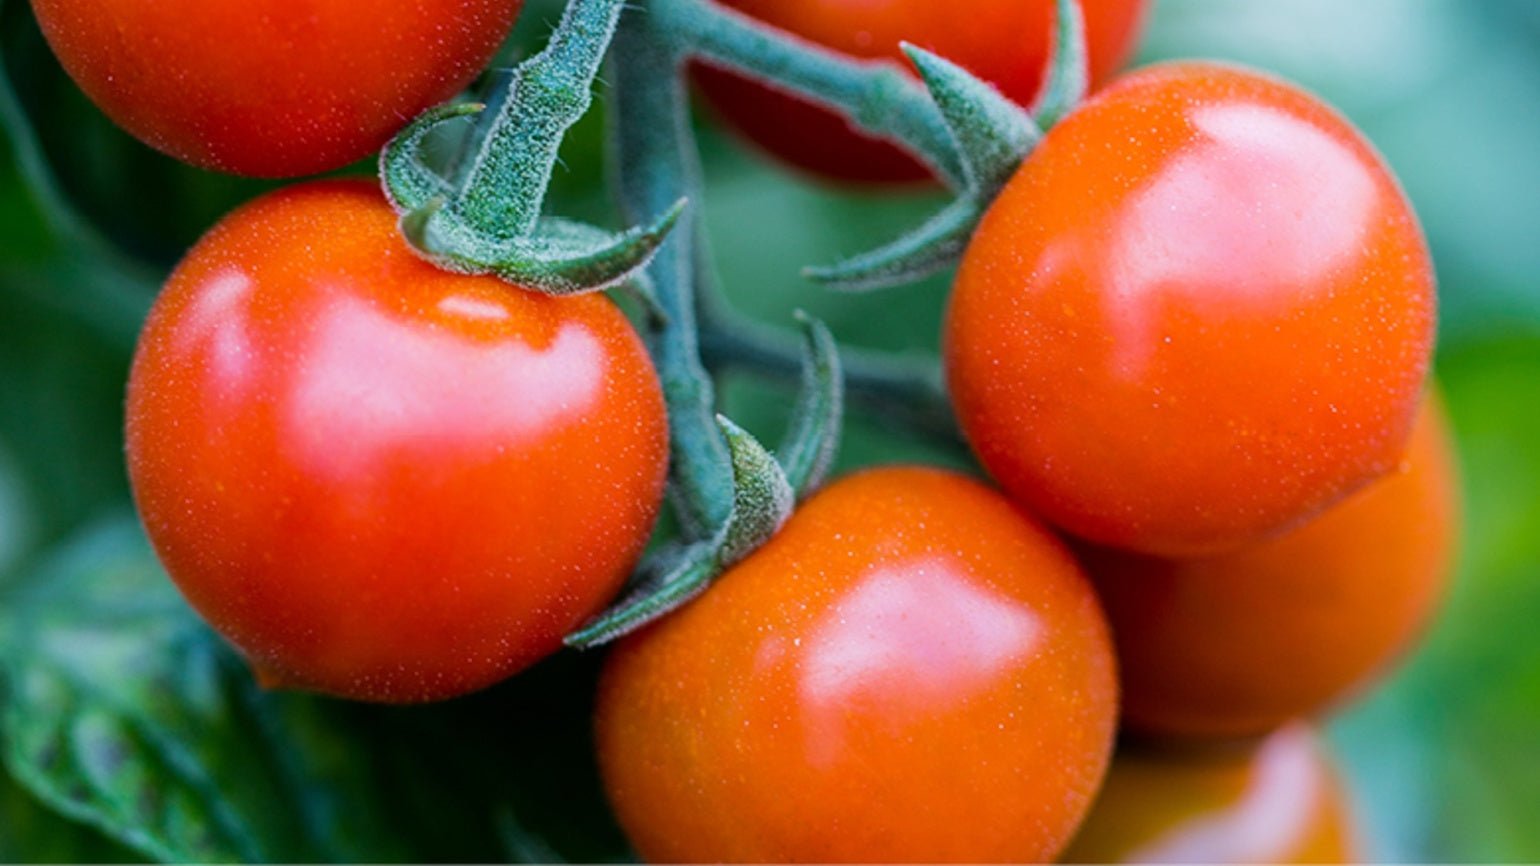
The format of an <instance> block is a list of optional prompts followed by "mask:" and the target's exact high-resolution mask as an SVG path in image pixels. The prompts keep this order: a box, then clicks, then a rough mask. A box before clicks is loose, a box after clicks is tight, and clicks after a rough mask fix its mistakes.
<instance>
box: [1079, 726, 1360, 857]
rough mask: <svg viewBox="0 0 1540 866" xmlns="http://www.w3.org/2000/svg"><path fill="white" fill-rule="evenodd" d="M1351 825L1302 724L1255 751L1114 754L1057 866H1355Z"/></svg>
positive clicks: (1336, 785) (1333, 778) (1338, 789)
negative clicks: (1261, 865)
mask: <svg viewBox="0 0 1540 866" xmlns="http://www.w3.org/2000/svg"><path fill="white" fill-rule="evenodd" d="M1355 848H1356V846H1355V844H1354V821H1353V816H1352V810H1351V808H1350V806H1349V804H1348V799H1347V795H1346V793H1345V792H1344V791H1343V790H1342V785H1341V783H1340V781H1339V780H1338V779H1337V774H1336V772H1335V771H1334V769H1333V767H1332V765H1331V762H1330V760H1329V759H1328V757H1327V755H1326V753H1325V751H1324V749H1322V747H1321V745H1320V743H1318V742H1317V741H1316V738H1315V736H1314V735H1313V734H1311V732H1310V730H1309V729H1308V728H1306V727H1305V726H1304V725H1298V724H1295V725H1290V726H1289V727H1286V728H1283V729H1281V730H1279V731H1278V732H1277V733H1275V734H1273V735H1272V736H1270V737H1268V738H1267V739H1266V740H1265V741H1263V742H1262V743H1260V744H1258V745H1256V746H1250V745H1247V746H1244V747H1239V748H1230V749H1221V750H1217V751H1216V750H1212V749H1206V750H1203V751H1201V752H1192V753H1188V752H1174V753H1173V752H1149V751H1140V750H1131V749H1128V748H1126V747H1125V748H1124V749H1123V750H1121V751H1119V753H1118V755H1117V757H1116V758H1114V759H1113V761H1112V769H1111V770H1109V771H1108V772H1107V782H1106V784H1105V785H1103V786H1102V792H1101V794H1100V795H1099V796H1098V797H1097V799H1096V805H1094V806H1092V807H1091V814H1090V815H1089V816H1088V817H1087V818H1086V821H1085V824H1084V825H1082V826H1081V828H1080V833H1079V834H1078V835H1077V836H1076V837H1075V841H1074V843H1073V844H1071V845H1070V848H1069V851H1067V852H1066V853H1065V855H1064V858H1063V860H1064V862H1066V863H1356V862H1360V861H1361V858H1360V857H1359V855H1358V854H1357V853H1356V850H1355Z"/></svg>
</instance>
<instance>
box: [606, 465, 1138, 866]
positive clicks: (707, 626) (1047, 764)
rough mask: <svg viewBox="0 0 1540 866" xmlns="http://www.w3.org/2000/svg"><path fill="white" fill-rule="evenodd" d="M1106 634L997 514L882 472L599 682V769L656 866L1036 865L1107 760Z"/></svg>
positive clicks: (1043, 556) (990, 495)
mask: <svg viewBox="0 0 1540 866" xmlns="http://www.w3.org/2000/svg"><path fill="white" fill-rule="evenodd" d="M1116 704H1117V684H1116V679H1115V671H1114V667H1113V656H1112V649H1111V646H1110V643H1109V638H1108V636H1107V632H1106V625H1105V623H1104V621H1103V619H1102V615H1101V613H1100V611H1099V610H1098V609H1097V604H1096V599H1095V597H1094V595H1093V593H1092V591H1091V588H1090V586H1089V584H1088V583H1087V582H1086V581H1085V579H1084V577H1083V575H1082V573H1081V572H1080V569H1079V567H1078V566H1077V565H1076V564H1075V562H1074V560H1073V559H1072V558H1071V557H1070V555H1069V554H1068V552H1067V551H1066V550H1065V549H1064V548H1063V547H1062V546H1061V545H1060V543H1059V542H1058V540H1057V539H1056V538H1055V537H1054V536H1053V535H1052V534H1051V533H1049V532H1048V531H1047V530H1045V529H1043V528H1041V527H1040V526H1039V525H1037V524H1036V523H1035V522H1034V521H1032V520H1031V519H1030V518H1028V517H1027V516H1026V515H1025V514H1024V513H1022V512H1021V511H1019V510H1017V509H1016V508H1015V507H1014V506H1012V505H1011V504H1010V503H1009V502H1007V501H1006V500H1005V499H1004V498H1003V497H1001V496H1000V495H999V494H997V493H995V492H994V491H991V490H989V489H987V488H985V487H983V486H981V485H980V484H978V483H977V482H975V481H972V480H969V479H966V478H963V477H961V476H958V475H953V474H950V473H947V472H942V471H939V470H929V469H919V468H881V469H875V470H869V471H866V472H863V473H859V474H857V475H854V476H850V477H847V478H844V479H842V480H840V481H838V482H836V483H834V484H833V485H831V486H830V487H828V488H826V489H825V490H823V491H821V492H819V493H818V494H817V495H815V496H814V497H812V498H811V499H809V500H808V501H807V502H806V503H805V504H803V505H802V506H801V507H800V508H799V509H798V510H797V511H796V512H795V513H794V514H793V515H792V517H791V519H790V521H789V522H788V523H787V524H786V526H785V527H784V528H783V529H782V530H781V531H780V533H779V534H777V535H776V536H775V537H774V538H772V539H771V540H770V542H769V543H767V544H766V545H765V546H763V547H761V548H760V549H759V550H758V551H756V552H755V553H753V554H752V555H750V556H749V557H748V558H747V559H745V560H743V561H742V562H740V563H739V564H738V565H736V566H734V567H733V568H732V569H731V570H729V571H728V572H727V573H726V574H725V575H724V576H722V577H721V578H720V580H719V581H718V582H717V583H716V584H714V585H713V586H712V588H711V589H710V590H709V591H708V592H707V593H706V594H705V595H704V596H702V597H701V598H700V599H698V600H696V601H694V602H692V603H691V604H690V605H688V606H687V607H685V608H683V609H681V610H679V611H677V612H675V613H673V614H671V615H670V616H669V617H667V618H665V619H663V620H662V621H660V622H659V623H657V624H655V625H654V626H651V627H649V628H648V629H646V630H644V631H642V632H640V633H638V634H636V635H633V636H632V637H630V638H627V639H626V640H624V641H623V642H622V643H621V644H620V645H619V646H618V647H617V648H616V650H615V651H614V652H613V654H612V655H611V656H610V658H609V659H608V661H607V665H606V668H605V670H604V673H603V676H602V678H601V681H600V687H599V698H598V708H597V715H596V726H597V741H598V749H599V762H600V767H601V769H602V771H603V776H604V782H605V787H606V789H607V791H608V793H609V796H610V800H611V803H612V804H613V805H614V807H615V810H616V813H617V815H618V816H619V819H620V822H621V825H622V826H623V827H624V828H625V830H626V832H627V834H628V835H629V836H630V838H631V841H632V843H633V844H634V845H635V846H636V848H637V850H638V851H639V852H640V853H641V854H642V856H643V857H645V858H647V859H649V860H653V861H664V862H667V861H755V862H787V861H812V862H818V861H860V862H884V861H963V862H993V861H1035V860H1047V859H1051V858H1052V857H1053V856H1054V855H1055V854H1057V853H1058V851H1059V849H1060V848H1061V847H1062V846H1063V845H1064V843H1065V842H1066V841H1067V840H1068V838H1069V836H1070V834H1071V833H1073V831H1074V828H1075V826H1076V825H1077V824H1078V823H1079V821H1080V819H1081V817H1082V815H1083V813H1084V810H1085V808H1086V807H1087V806H1088V805H1089V803H1090V800H1091V797H1092V796H1093V795H1094V793H1095V791H1096V787H1097V785H1098V783H1099V781H1100V779H1101V775H1102V772H1103V770H1104V768H1105V766H1106V761H1107V759H1108V756H1109V753H1110V750H1111V739H1112V734H1113V726H1114V716H1115V715H1116V712H1117V709H1116Z"/></svg>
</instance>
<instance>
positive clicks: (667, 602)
mask: <svg viewBox="0 0 1540 866" xmlns="http://www.w3.org/2000/svg"><path fill="white" fill-rule="evenodd" d="M655 562H657V563H658V564H659V565H663V563H664V561H663V560H661V559H659V560H655ZM644 567H645V566H644ZM720 571H721V566H720V565H719V564H718V562H717V556H716V550H715V545H714V544H713V543H712V542H709V541H703V542H699V543H696V544H693V545H690V546H689V547H685V548H681V549H677V550H671V551H670V552H669V553H668V559H667V560H666V565H664V567H657V566H654V567H652V568H650V569H648V573H647V574H646V575H645V576H644V577H643V579H642V580H640V581H638V582H637V584H636V588H635V589H633V590H631V592H630V593H629V594H627V595H626V597H625V598H624V599H622V600H621V601H620V602H619V603H617V604H616V605H614V606H613V607H611V608H610V609H609V610H607V611H605V612H604V613H602V614H600V615H599V616H597V617H594V618H593V619H591V620H589V621H588V622H587V623H585V624H584V625H583V627H582V628H580V629H578V630H577V631H575V632H573V633H571V634H569V635H567V636H566V638H564V639H563V640H564V642H565V643H566V644H567V646H570V647H576V648H578V649H588V648H590V647H596V646H600V645H602V644H607V643H609V642H610V641H612V640H615V639H617V638H621V637H624V636H626V635H628V634H630V633H631V632H633V631H636V630H637V629H639V628H641V627H642V626H644V625H646V624H648V623H650V622H652V621H653V620H655V619H658V618H659V617H661V616H663V615H664V614H667V613H669V612H670V611H672V610H674V609H675V608H677V607H679V606H681V605H683V604H684V603H685V602H688V601H690V600H691V599H693V598H695V597H696V596H697V595H700V594H701V593H702V592H704V591H705V589H706V587H707V586H709V585H710V583H711V579H712V578H713V577H715V576H716V575H717V574H718V573H719V572H720Z"/></svg>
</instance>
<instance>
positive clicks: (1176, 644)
mask: <svg viewBox="0 0 1540 866" xmlns="http://www.w3.org/2000/svg"><path fill="white" fill-rule="evenodd" d="M1455 476H1456V471H1455V467H1454V457H1453V455H1452V453H1451V450H1450V446H1449V440H1448V436H1447V433H1446V431H1445V424H1444V421H1443V418H1442V417H1441V415H1440V410H1439V409H1438V408H1437V407H1436V405H1434V404H1430V405H1429V408H1427V409H1425V410H1424V411H1423V413H1422V415H1421V417H1420V418H1419V421H1418V424H1417V427H1416V428H1415V430H1414V432H1413V435H1412V441H1411V444H1410V446H1409V447H1408V450H1407V452H1406V456H1405V460H1404V462H1403V464H1402V468H1401V470H1400V471H1399V472H1398V473H1396V474H1394V475H1392V476H1391V477H1389V478H1386V479H1384V480H1382V481H1379V482H1377V483H1375V484H1374V485H1373V486H1371V487H1369V488H1368V489H1366V490H1363V491H1361V492H1359V493H1358V494H1356V495H1354V496H1353V497H1351V498H1349V499H1348V500H1347V501H1346V502H1343V503H1342V504H1340V505H1338V506H1336V507H1335V508H1333V509H1332V510H1330V511H1328V512H1327V513H1326V514H1324V515H1322V516H1321V517H1319V518H1317V519H1316V520H1314V521H1312V522H1311V523H1308V524H1306V525H1305V526H1303V527H1301V528H1299V529H1296V530H1294V531H1293V532H1291V533H1289V534H1287V535H1285V536H1283V537H1282V538H1277V539H1273V540H1270V541H1267V542H1264V543H1262V544H1260V545H1257V546H1255V547H1252V548H1248V549H1246V550H1243V551H1241V552H1238V553H1232V554H1227V555H1224V556H1219V557H1216V558H1211V559H1200V560H1187V561H1172V560H1160V559H1153V558H1148V557H1140V556H1135V555H1131V554H1125V553H1118V552H1113V551H1097V550H1090V551H1086V552H1085V556H1084V562H1085V563H1086V567H1087V569H1088V570H1089V571H1090V573H1091V576H1092V578H1093V580H1094V581H1095V583H1096V586H1097V589H1098V590H1099V591H1100V593H1101V597H1102V600H1103V602H1104V603H1105V604H1106V606H1107V616H1108V619H1109V620H1110V621H1111V622H1112V627H1113V636H1114V638H1115V640H1116V641H1117V646H1118V655H1119V658H1120V659H1121V663H1122V673H1123V713H1124V719H1125V722H1126V724H1127V725H1128V726H1129V727H1131V728H1134V729H1136V730H1139V731H1142V732H1146V733H1151V734H1164V735H1172V736H1238V735H1248V734H1256V733H1261V732H1263V731H1266V730H1268V729H1270V728H1272V727H1274V726H1276V725H1279V724H1282V723H1283V722H1284V721H1286V720H1288V719H1289V718H1291V717H1294V716H1297V715H1303V714H1306V713H1311V712H1314V711H1317V710H1319V709H1321V708H1322V707H1323V706H1325V705H1327V704H1329V703H1330V702H1332V701H1334V700H1336V699H1338V698H1340V697H1341V696H1342V695H1343V694H1344V693H1345V692H1346V691H1348V690H1350V689H1351V688H1352V687H1354V686H1356V685H1358V684H1360V683H1362V682H1363V680H1364V679H1365V678H1366V677H1368V676H1369V675H1371V674H1373V673H1375V672H1376V671H1378V670H1380V669H1381V668H1383V667H1384V666H1385V665H1386V663H1387V662H1389V661H1390V660H1391V659H1392V658H1393V657H1394V656H1395V655H1397V654H1398V652H1400V651H1401V650H1402V649H1403V648H1405V647H1406V645H1407V644H1408V643H1409V642H1410V640H1411V639H1412V637H1413V636H1414V635H1415V634H1416V633H1417V632H1418V631H1419V630H1420V629H1421V628H1422V626H1423V624H1424V623H1425V622H1426V620H1427V619H1428V617H1429V615H1430V614H1431V613H1432V611H1433V610H1434V608H1435V607H1436V606H1437V603H1438V599H1439V597H1440V596H1441V594H1442V590H1443V587H1444V582H1445V579H1446V577H1447V575H1448V571H1449V567H1450V560H1451V559H1452V554H1453V552H1454V547H1455V537H1456V534H1457V533H1456V524H1457V522H1458V515H1457V512H1458V499H1459V497H1458V491H1457V489H1456V488H1457V482H1456V477H1455Z"/></svg>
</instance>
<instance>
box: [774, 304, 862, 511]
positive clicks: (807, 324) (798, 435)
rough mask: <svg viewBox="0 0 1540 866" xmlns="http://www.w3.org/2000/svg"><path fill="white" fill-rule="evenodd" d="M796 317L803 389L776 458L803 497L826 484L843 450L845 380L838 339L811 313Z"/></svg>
mask: <svg viewBox="0 0 1540 866" xmlns="http://www.w3.org/2000/svg"><path fill="white" fill-rule="evenodd" d="M795 315H796V317H797V321H798V322H799V323H801V325H802V388H801V391H800V393H799V394H798V396H797V405H796V406H795V407H793V409H792V412H791V424H790V425H789V426H788V427H787V430H786V437H785V438H784V439H782V440H781V445H780V447H779V448H777V449H776V450H775V457H776V460H777V461H778V462H779V463H780V464H781V469H783V470H784V471H785V473H786V481H787V482H788V483H789V484H790V485H791V488H792V490H794V491H796V493H797V495H798V496H799V497H800V496H802V495H803V494H804V493H806V492H807V491H809V490H811V489H813V488H815V487H817V486H818V485H819V484H820V483H821V482H822V481H823V478H824V476H825V475H826V474H827V473H828V471H829V467H830V465H832V464H833V463H834V456H835V454H836V453H837V452H838V451H839V441H840V427H841V423H842V421H843V419H844V413H845V377H844V373H843V371H842V370H841V369H840V358H839V350H838V348H837V346H836V344H835V342H834V335H833V334H830V333H829V329H828V328H827V327H825V326H824V323H823V322H820V321H818V320H817V319H815V318H813V317H812V316H809V315H808V314H807V313H804V312H803V311H801V310H798V311H797V312H796V314H795Z"/></svg>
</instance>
